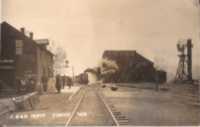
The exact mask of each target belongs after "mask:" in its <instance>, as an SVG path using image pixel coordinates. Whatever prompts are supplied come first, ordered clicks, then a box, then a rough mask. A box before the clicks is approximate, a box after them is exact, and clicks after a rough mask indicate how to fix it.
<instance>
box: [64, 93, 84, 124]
mask: <svg viewBox="0 0 200 127" xmlns="http://www.w3.org/2000/svg"><path fill="white" fill-rule="evenodd" d="M84 97H85V92H84V93H83V96H82V97H81V98H80V99H79V101H78V102H77V103H76V106H75V107H74V109H73V111H72V114H71V115H70V117H69V118H68V120H67V122H66V123H65V127H68V126H69V124H70V122H71V121H72V119H73V118H74V116H75V115H76V112H77V110H78V108H79V106H80V105H81V102H82V101H83V98H84Z"/></svg>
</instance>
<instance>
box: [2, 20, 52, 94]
mask: <svg viewBox="0 0 200 127" xmlns="http://www.w3.org/2000/svg"><path fill="white" fill-rule="evenodd" d="M29 34H30V35H29V36H27V35H25V29H24V28H21V30H17V29H16V28H14V27H13V26H11V25H10V24H8V23H6V22H2V23H1V42H0V81H1V89H4V88H5V87H6V89H10V90H13V91H16V89H17V86H16V79H17V78H24V77H25V76H27V75H31V76H32V77H34V80H35V85H36V89H37V90H42V85H41V78H42V76H47V77H48V78H51V77H52V76H53V54H52V53H51V52H50V51H48V50H47V48H46V46H47V44H39V43H38V42H36V41H35V40H33V33H32V32H31V33H29ZM2 84H3V85H2Z"/></svg>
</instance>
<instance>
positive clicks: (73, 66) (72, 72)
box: [72, 66, 75, 81]
mask: <svg viewBox="0 0 200 127" xmlns="http://www.w3.org/2000/svg"><path fill="white" fill-rule="evenodd" d="M74 79H75V78H74V66H72V80H73V81H74Z"/></svg>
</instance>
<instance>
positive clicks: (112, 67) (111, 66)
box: [99, 59, 119, 82]
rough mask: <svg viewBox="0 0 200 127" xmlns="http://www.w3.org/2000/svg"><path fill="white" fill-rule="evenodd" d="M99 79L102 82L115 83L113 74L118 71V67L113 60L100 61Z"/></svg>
mask: <svg viewBox="0 0 200 127" xmlns="http://www.w3.org/2000/svg"><path fill="white" fill-rule="evenodd" d="M99 67H100V72H101V73H100V77H101V79H103V81H104V82H106V81H115V80H116V78H115V76H114V75H115V74H116V73H117V71H118V70H119V66H118V65H117V63H116V62H115V61H113V60H109V59H102V60H101V62H100V65H99Z"/></svg>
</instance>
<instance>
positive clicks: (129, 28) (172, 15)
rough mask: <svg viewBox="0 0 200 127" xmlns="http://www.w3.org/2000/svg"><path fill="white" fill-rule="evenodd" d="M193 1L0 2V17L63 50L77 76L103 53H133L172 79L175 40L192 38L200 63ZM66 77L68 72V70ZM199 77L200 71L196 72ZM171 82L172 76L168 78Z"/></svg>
mask: <svg viewBox="0 0 200 127" xmlns="http://www.w3.org/2000/svg"><path fill="white" fill-rule="evenodd" d="M196 1H197V0H59V1H55V0H2V2H3V3H2V5H3V6H2V18H3V20H4V21H7V22H8V23H10V24H11V25H13V26H15V27H16V28H18V29H19V28H20V27H25V28H26V29H27V30H29V31H33V32H34V37H35V38H36V39H38V38H49V39H50V40H51V42H52V43H54V44H53V46H54V47H57V46H59V47H62V48H63V49H64V50H65V51H66V53H67V58H68V60H69V63H70V66H74V70H75V74H78V73H81V72H82V71H83V70H84V69H86V68H88V67H95V66H97V65H98V63H99V61H100V60H101V58H102V54H103V51H104V50H107V49H115V50H136V51H137V52H139V53H140V54H142V55H144V56H145V57H147V58H149V59H150V60H152V61H154V62H155V65H156V66H158V67H160V68H163V69H165V70H166V71H167V72H168V73H169V74H170V75H171V74H172V75H173V74H175V72H176V68H177V63H178V57H177V50H176V43H177V41H178V40H184V39H187V38H192V40H193V44H194V48H193V49H194V52H193V53H194V57H193V58H194V68H193V69H194V71H195V76H196V77H197V75H200V74H199V73H197V70H198V69H199V63H200V60H198V58H199V56H200V53H199V50H200V45H199V43H200V23H199V22H200V7H199V6H197V4H196ZM66 71H67V72H69V71H70V70H66ZM199 72H200V71H199ZM172 77H173V76H172Z"/></svg>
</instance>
